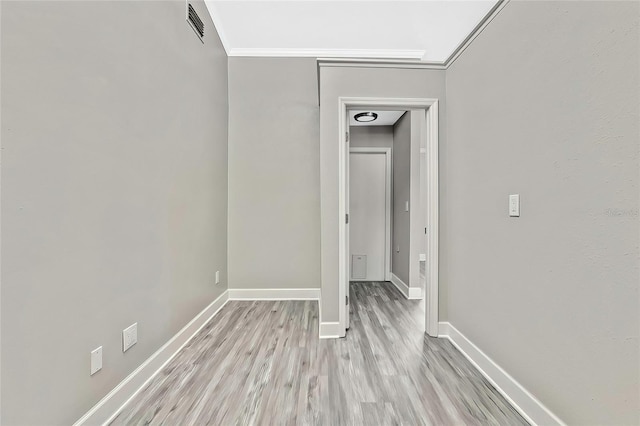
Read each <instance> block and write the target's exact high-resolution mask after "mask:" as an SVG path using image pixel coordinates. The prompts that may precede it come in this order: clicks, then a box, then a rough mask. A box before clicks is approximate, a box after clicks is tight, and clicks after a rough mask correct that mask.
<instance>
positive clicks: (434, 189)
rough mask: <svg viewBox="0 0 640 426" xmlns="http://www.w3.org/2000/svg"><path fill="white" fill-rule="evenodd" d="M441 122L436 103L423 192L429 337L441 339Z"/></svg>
mask: <svg viewBox="0 0 640 426" xmlns="http://www.w3.org/2000/svg"><path fill="white" fill-rule="evenodd" d="M438 122H439V108H438V101H437V100H435V102H434V103H433V105H432V106H431V107H430V108H429V109H428V110H427V116H426V121H425V125H426V126H427V128H426V132H425V133H426V134H427V140H426V142H427V143H426V144H425V147H426V149H427V154H426V155H427V157H426V159H425V168H426V170H425V173H424V178H425V180H426V182H424V184H423V185H421V186H423V188H424V190H426V193H427V194H426V195H427V196H426V198H425V200H426V205H425V209H424V210H425V213H426V218H425V221H424V223H425V225H426V228H427V234H423V235H425V238H426V242H425V247H426V261H425V287H424V288H425V297H426V298H427V303H426V304H425V317H426V319H425V327H426V331H427V333H428V334H429V336H437V335H438V303H439V300H440V299H439V295H438V289H439V286H440V284H439V275H438V265H439V260H438V258H439V257H438V254H439V251H440V239H439V230H440V216H439V210H440V202H439V197H440V195H439V194H440V192H439V188H440V186H439V185H440V184H439V181H438V176H439V172H438V167H439V160H438V159H439V154H438V150H439V149H438V140H439V139H438Z"/></svg>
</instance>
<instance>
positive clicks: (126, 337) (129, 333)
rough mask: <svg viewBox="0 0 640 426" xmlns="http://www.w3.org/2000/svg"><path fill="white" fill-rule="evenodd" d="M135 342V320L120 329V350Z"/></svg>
mask: <svg viewBox="0 0 640 426" xmlns="http://www.w3.org/2000/svg"><path fill="white" fill-rule="evenodd" d="M136 343H138V323H137V322H136V323H134V324H132V325H130V326H129V327H127V328H125V329H124V330H122V352H126V351H128V350H129V348H131V346H133V345H135V344H136Z"/></svg>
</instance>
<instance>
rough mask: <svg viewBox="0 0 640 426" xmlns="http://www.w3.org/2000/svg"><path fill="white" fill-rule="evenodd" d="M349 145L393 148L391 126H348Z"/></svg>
mask: <svg viewBox="0 0 640 426" xmlns="http://www.w3.org/2000/svg"><path fill="white" fill-rule="evenodd" d="M349 145H350V146H352V147H354V148H355V147H364V148H370V147H373V148H392V149H393V126H350V127H349Z"/></svg>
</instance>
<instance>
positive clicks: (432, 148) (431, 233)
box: [337, 97, 439, 337]
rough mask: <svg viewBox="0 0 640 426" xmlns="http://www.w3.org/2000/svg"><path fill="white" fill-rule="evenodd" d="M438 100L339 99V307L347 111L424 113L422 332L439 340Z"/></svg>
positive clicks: (343, 289) (343, 273)
mask: <svg viewBox="0 0 640 426" xmlns="http://www.w3.org/2000/svg"><path fill="white" fill-rule="evenodd" d="M438 107H439V105H438V99H435V98H381V97H373V98H369V97H339V98H338V135H337V136H338V138H337V141H338V144H339V145H338V280H339V282H338V303H339V304H341V305H342V304H343V303H344V300H345V298H346V294H347V290H348V285H349V268H348V267H347V260H348V259H347V258H348V256H349V252H348V242H347V240H346V238H347V237H348V236H347V233H346V229H347V228H346V224H345V220H344V218H345V215H346V214H347V199H346V194H347V188H346V182H347V177H348V176H346V172H347V160H348V159H347V158H346V153H347V150H346V149H344V147H345V144H346V143H347V140H346V134H347V131H348V130H349V121H348V117H347V110H348V109H350V108H377V109H389V110H398V109H404V110H416V109H417V110H426V114H425V124H426V126H427V131H426V132H421V133H422V135H421V136H422V137H423V138H425V140H424V144H421V145H422V146H425V147H426V169H427V170H426V173H424V179H425V181H426V182H423V188H424V190H426V197H425V200H426V208H425V214H426V218H425V223H426V227H427V234H426V235H425V238H426V247H427V250H426V251H427V253H426V255H427V260H426V264H425V269H426V270H425V281H426V284H425V293H426V294H425V297H426V298H427V300H426V303H425V306H426V309H425V329H426V330H425V331H426V332H427V333H428V334H429V335H430V336H433V337H437V336H438V301H439V299H438V287H439V282H438V252H439V241H438V229H439V228H438V225H439V217H438V211H439V201H438V198H439V189H438V188H439V184H438V144H439V141H438ZM347 309H348V306H345V305H342V306H340V307H339V308H338V315H339V324H340V331H341V334H340V336H341V337H344V336H345V335H346V328H345V325H346V317H347V315H348V314H349V313H348V312H347Z"/></svg>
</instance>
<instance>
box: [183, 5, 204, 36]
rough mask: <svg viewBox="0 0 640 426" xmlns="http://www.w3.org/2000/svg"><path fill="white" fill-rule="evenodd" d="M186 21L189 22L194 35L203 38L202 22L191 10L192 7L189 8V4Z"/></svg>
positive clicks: (193, 10) (192, 9)
mask: <svg viewBox="0 0 640 426" xmlns="http://www.w3.org/2000/svg"><path fill="white" fill-rule="evenodd" d="M187 20H188V21H189V23H190V24H191V26H192V27H193V29H194V30H195V31H196V33H198V36H200V38H202V37H204V23H203V22H202V19H200V17H199V16H198V13H197V12H196V10H195V9H194V8H193V6H191V4H189V10H188V15H187Z"/></svg>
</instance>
